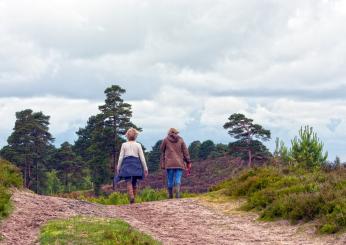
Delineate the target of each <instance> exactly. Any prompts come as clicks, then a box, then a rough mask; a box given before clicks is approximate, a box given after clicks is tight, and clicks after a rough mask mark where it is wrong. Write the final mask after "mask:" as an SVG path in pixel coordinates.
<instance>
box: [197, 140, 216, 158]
mask: <svg viewBox="0 0 346 245" xmlns="http://www.w3.org/2000/svg"><path fill="white" fill-rule="evenodd" d="M213 151H215V144H214V142H213V141H211V140H206V141H204V142H203V143H202V144H201V147H200V148H199V155H198V157H199V159H201V160H205V159H207V158H208V156H209V155H210V153H212V152H213Z"/></svg>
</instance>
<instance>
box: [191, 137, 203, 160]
mask: <svg viewBox="0 0 346 245" xmlns="http://www.w3.org/2000/svg"><path fill="white" fill-rule="evenodd" d="M201 144H202V143H201V141H199V140H196V141H193V142H191V144H190V145H189V153H190V158H191V160H192V161H196V160H199V151H200V148H201Z"/></svg>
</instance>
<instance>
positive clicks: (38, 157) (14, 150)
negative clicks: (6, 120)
mask: <svg viewBox="0 0 346 245" xmlns="http://www.w3.org/2000/svg"><path fill="white" fill-rule="evenodd" d="M49 118H50V117H49V116H46V115H44V114H43V113H42V112H33V111H32V110H30V109H26V110H24V111H20V112H17V113H16V122H15V126H14V129H13V132H12V134H11V135H10V137H9V138H8V140H7V142H8V145H7V146H6V147H4V148H3V150H2V151H1V156H2V157H3V158H5V159H7V160H9V161H11V162H13V163H15V164H16V165H17V166H18V167H19V168H20V169H21V171H22V173H23V176H24V186H25V187H26V188H31V189H33V190H35V191H36V192H37V193H39V192H40V188H41V182H42V179H43V178H44V176H45V172H44V171H45V170H46V165H47V162H46V159H47V157H48V152H49V149H50V147H51V143H52V142H53V140H54V139H53V137H52V136H51V134H50V133H49Z"/></svg>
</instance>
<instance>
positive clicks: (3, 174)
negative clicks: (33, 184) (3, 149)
mask: <svg viewBox="0 0 346 245" xmlns="http://www.w3.org/2000/svg"><path fill="white" fill-rule="evenodd" d="M21 186H22V177H21V173H20V171H19V169H18V168H16V167H15V166H14V165H12V164H11V163H10V162H8V161H5V160H2V159H0V220H1V219H2V218H4V217H6V216H7V215H8V214H9V212H10V210H11V205H10V198H11V194H10V191H9V188H10V187H21Z"/></svg>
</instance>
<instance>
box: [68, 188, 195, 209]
mask: <svg viewBox="0 0 346 245" xmlns="http://www.w3.org/2000/svg"><path fill="white" fill-rule="evenodd" d="M193 196H194V194H190V193H186V192H183V193H182V197H193ZM68 197H69V198H75V199H79V200H84V201H88V202H93V203H100V204H103V205H124V204H129V198H128V195H127V193H122V192H113V193H111V194H110V195H108V196H98V197H89V196H87V195H84V194H83V193H80V194H79V195H77V196H68ZM165 199H167V191H166V190H163V189H162V190H155V189H152V188H144V189H143V190H141V191H140V192H139V193H138V195H137V197H136V202H137V203H141V202H152V201H160V200H165Z"/></svg>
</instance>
